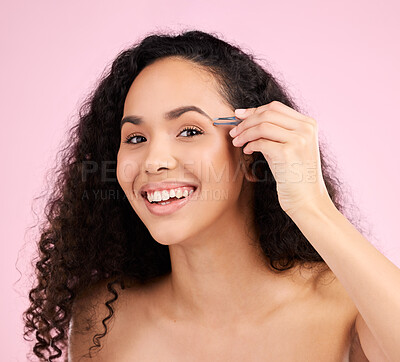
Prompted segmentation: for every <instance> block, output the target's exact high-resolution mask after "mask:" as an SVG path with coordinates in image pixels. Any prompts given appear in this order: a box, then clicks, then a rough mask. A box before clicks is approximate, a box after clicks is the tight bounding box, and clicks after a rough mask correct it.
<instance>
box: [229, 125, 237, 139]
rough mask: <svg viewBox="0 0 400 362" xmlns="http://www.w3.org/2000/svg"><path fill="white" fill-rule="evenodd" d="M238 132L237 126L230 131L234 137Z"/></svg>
mask: <svg viewBox="0 0 400 362" xmlns="http://www.w3.org/2000/svg"><path fill="white" fill-rule="evenodd" d="M236 132H237V128H236V127H234V128H232V129H231V130H230V131H229V134H230V135H231V136H232V137H234V136H235V134H236Z"/></svg>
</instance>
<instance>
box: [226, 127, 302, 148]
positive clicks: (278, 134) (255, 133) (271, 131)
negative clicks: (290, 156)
mask: <svg viewBox="0 0 400 362" xmlns="http://www.w3.org/2000/svg"><path fill="white" fill-rule="evenodd" d="M293 136H294V133H293V131H290V130H287V129H284V128H282V127H279V126H277V125H275V124H272V123H267V122H262V123H258V124H256V125H255V126H253V127H248V128H246V129H245V130H244V131H242V132H241V133H240V134H239V135H238V136H236V137H235V138H234V139H233V140H232V143H233V145H234V146H237V147H241V146H243V145H244V144H245V143H247V142H251V141H255V140H257V139H260V138H265V139H268V140H271V141H275V142H280V143H287V142H289V141H290V140H291V139H293Z"/></svg>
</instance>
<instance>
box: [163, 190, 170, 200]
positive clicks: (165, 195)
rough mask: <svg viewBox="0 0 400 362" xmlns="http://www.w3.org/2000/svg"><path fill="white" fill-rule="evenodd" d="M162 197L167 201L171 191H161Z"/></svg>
mask: <svg viewBox="0 0 400 362" xmlns="http://www.w3.org/2000/svg"><path fill="white" fill-rule="evenodd" d="M161 197H162V200H163V201H167V200H168V199H169V191H168V190H162V191H161Z"/></svg>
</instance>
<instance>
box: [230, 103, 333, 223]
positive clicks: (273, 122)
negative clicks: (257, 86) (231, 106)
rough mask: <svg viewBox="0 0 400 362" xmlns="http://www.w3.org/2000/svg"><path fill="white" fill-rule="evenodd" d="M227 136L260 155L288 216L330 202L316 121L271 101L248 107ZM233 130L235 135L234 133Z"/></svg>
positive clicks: (238, 115) (238, 114)
mask: <svg viewBox="0 0 400 362" xmlns="http://www.w3.org/2000/svg"><path fill="white" fill-rule="evenodd" d="M235 116H236V117H237V118H240V119H243V121H242V122H241V123H240V124H239V125H237V126H236V127H235V128H233V129H232V130H231V131H230V132H229V134H230V135H231V136H232V137H234V138H233V140H232V143H233V145H234V146H237V147H241V146H243V145H244V144H246V143H247V145H246V146H245V147H244V149H243V152H244V153H246V154H251V153H253V152H254V151H258V152H261V153H262V154H263V155H264V157H265V159H266V161H267V162H268V164H269V167H270V169H271V172H272V174H273V176H274V178H275V180H276V183H277V193H278V199H279V203H280V205H281V207H282V209H283V210H284V211H285V212H286V213H287V214H288V215H289V216H292V215H294V213H296V212H298V211H299V210H301V209H302V208H304V207H310V206H312V207H314V206H316V207H319V206H320V205H321V204H320V203H321V202H322V203H325V202H328V203H331V202H332V200H331V199H330V197H329V194H328V191H327V189H326V186H325V182H324V180H323V177H322V170H321V162H320V155H319V146H318V126H317V122H316V121H315V120H314V119H313V118H310V117H307V116H305V115H303V114H301V113H299V112H297V111H295V110H294V109H293V108H290V107H288V106H286V105H285V104H283V103H281V102H278V101H273V102H271V103H269V104H266V105H263V106H260V107H257V108H248V109H246V112H245V113H243V114H240V113H238V112H237V111H236V112H235ZM235 130H236V132H234V131H235Z"/></svg>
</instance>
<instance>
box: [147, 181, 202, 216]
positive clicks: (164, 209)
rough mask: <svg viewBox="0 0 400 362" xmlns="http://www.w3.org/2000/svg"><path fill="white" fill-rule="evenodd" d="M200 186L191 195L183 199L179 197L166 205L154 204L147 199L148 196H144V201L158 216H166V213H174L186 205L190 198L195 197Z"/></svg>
mask: <svg viewBox="0 0 400 362" xmlns="http://www.w3.org/2000/svg"><path fill="white" fill-rule="evenodd" d="M197 190H198V187H197V189H196V190H195V191H193V192H192V193H191V194H190V195H188V196H186V197H185V198H183V199H179V200H177V201H173V202H171V203H169V204H166V205H160V204H152V203H150V202H149V200H147V197H144V202H145V204H146V206H147V208H148V209H149V211H150V212H151V213H152V214H154V215H158V216H164V215H169V214H172V213H174V212H175V211H177V210H179V209H180V208H182V207H183V206H185V205H186V204H187V203H188V202H189V201H190V199H191V198H192V197H193V195H194V194H195V193H196V192H197Z"/></svg>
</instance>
